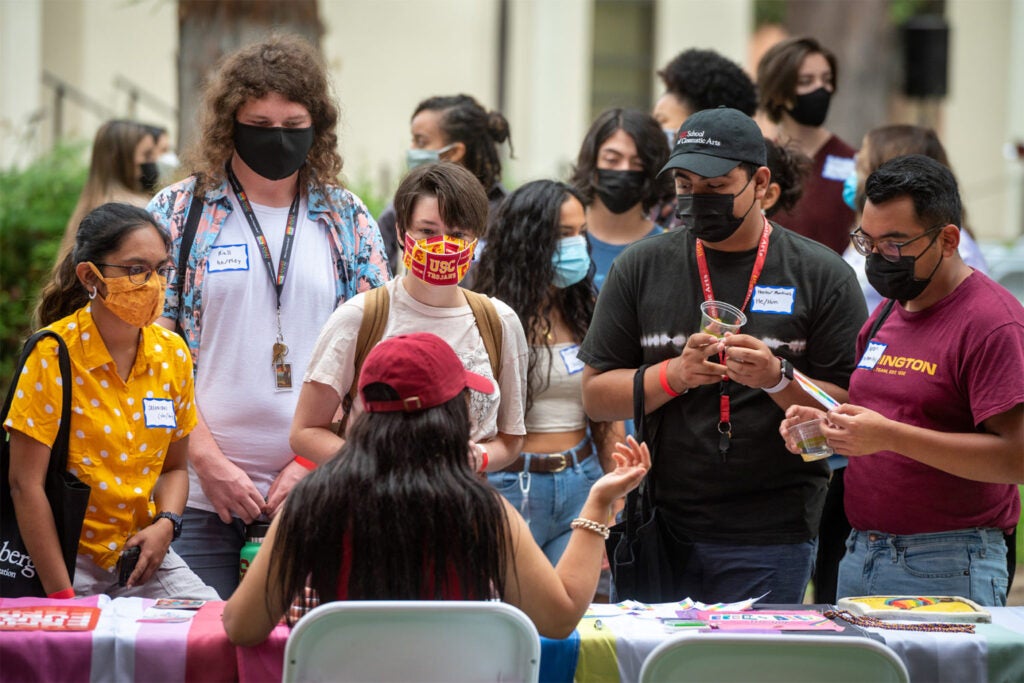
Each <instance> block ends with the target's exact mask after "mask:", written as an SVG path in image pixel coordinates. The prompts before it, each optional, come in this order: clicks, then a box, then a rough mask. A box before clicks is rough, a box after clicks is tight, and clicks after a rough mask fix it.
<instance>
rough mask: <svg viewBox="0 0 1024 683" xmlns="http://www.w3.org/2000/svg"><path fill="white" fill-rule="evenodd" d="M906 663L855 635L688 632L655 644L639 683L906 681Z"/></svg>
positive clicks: (898, 682)
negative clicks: (670, 682) (685, 682)
mask: <svg viewBox="0 0 1024 683" xmlns="http://www.w3.org/2000/svg"><path fill="white" fill-rule="evenodd" d="M909 680H910V679H909V676H908V674H907V668H906V667H905V666H904V665H903V662H902V661H900V658H899V657H898V656H896V653H895V652H893V651H892V650H891V649H889V648H888V647H887V646H885V645H883V644H882V643H879V642H876V641H874V640H871V639H870V638H862V637H859V636H835V635H810V634H793V633H779V634H763V633H759V634H755V633H687V634H683V635H681V636H679V637H677V638H673V639H672V640H669V641H667V642H664V643H662V644H661V645H659V646H658V647H656V648H655V649H654V650H653V651H652V652H651V654H649V655H648V656H647V659H645V660H644V665H643V668H642V669H641V670H640V683H662V682H668V681H672V682H673V683H674V682H676V681H679V682H683V681H715V682H716V683H740V682H741V681H742V682H747V681H759V682H765V683H802V682H807V683H811V682H819V681H829V683H844V682H849V683H854V682H856V683H861V682H863V681H872V682H873V683H908V681H909Z"/></svg>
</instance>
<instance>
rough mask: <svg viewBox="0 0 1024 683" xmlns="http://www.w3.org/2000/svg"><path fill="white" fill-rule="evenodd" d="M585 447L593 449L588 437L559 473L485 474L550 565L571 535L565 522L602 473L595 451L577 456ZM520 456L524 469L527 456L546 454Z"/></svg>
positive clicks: (581, 503)
mask: <svg viewBox="0 0 1024 683" xmlns="http://www.w3.org/2000/svg"><path fill="white" fill-rule="evenodd" d="M586 448H591V449H593V447H592V446H591V445H590V441H589V439H584V440H583V441H581V442H580V443H579V444H577V445H576V446H575V447H574V448H573V450H574V451H575V452H577V453H574V455H573V456H572V457H571V458H570V464H569V465H568V466H567V467H566V468H565V469H564V470H562V471H561V472H555V473H552V474H541V473H538V472H529V471H523V472H494V473H492V474H488V475H487V479H488V481H490V482H491V485H492V486H493V487H494V488H496V489H497V490H498V492H499V493H501V495H503V496H505V498H506V500H508V502H509V503H511V504H512V506H513V507H514V508H515V509H517V510H519V512H520V513H522V515H523V517H524V518H525V519H526V521H527V522H528V523H529V524H530V532H531V533H532V534H533V538H534V540H535V541H537V545H539V546H540V548H541V550H543V551H544V554H545V555H546V556H547V558H548V559H549V560H550V561H551V564H552V565H554V564H557V563H558V558H560V557H561V556H562V553H563V552H565V546H567V545H568V544H569V537H570V536H571V535H572V529H570V528H569V523H570V522H572V520H573V519H575V518H576V517H578V516H579V514H580V510H582V509H583V504H584V503H585V502H586V500H587V495H588V494H589V493H590V487H591V486H592V485H593V483H594V482H595V481H597V480H598V479H600V478H601V476H602V475H603V474H604V471H603V470H602V469H601V461H600V459H599V458H598V457H597V453H595V452H591V454H590V456H589V457H588V458H586V459H585V460H583V461H582V462H580V461H579V460H578V459H577V458H578V453H579V452H582V453H586V452H587V451H586ZM522 455H523V458H524V460H525V461H526V462H525V465H524V467H525V468H526V469H527V470H528V469H529V466H530V465H529V460H530V459H532V458H535V457H543V456H544V455H549V454H546V453H523V454H522ZM524 489H525V492H524ZM524 498H525V500H526V505H525V506H524V504H523V500H524ZM598 521H602V520H598Z"/></svg>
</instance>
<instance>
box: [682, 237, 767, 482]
mask: <svg viewBox="0 0 1024 683" xmlns="http://www.w3.org/2000/svg"><path fill="white" fill-rule="evenodd" d="M771 234H772V224H771V223H769V222H768V219H767V218H765V219H764V229H763V230H762V231H761V239H760V241H759V242H758V244H757V256H756V258H755V259H754V268H753V270H751V271H750V282H749V283H748V284H747V295H746V296H745V297H743V304H742V305H741V306H740V310H741V311H742V310H744V309H745V308H746V307H747V304H748V303H750V295H751V294H753V293H754V285H755V284H757V279H758V278H759V277H761V270H763V269H764V261H765V258H766V257H767V256H768V238H769V237H770V236H771ZM697 270H698V271H699V272H700V286H701V289H703V290H704V300H705V301H712V300H714V298H715V292H714V290H713V289H712V288H711V273H710V272H709V271H708V259H707V255H706V254H705V253H704V243H703V242H701V241H700V240H697ZM718 360H719V362H723V363H724V359H723V358H722V356H721V355H719V357H718ZM728 383H729V378H728V377H722V382H721V383H720V384H719V389H718V434H719V437H718V454H719V455H720V456H722V461H723V462H724V461H725V456H726V454H727V453H728V452H729V439H731V438H732V422H731V421H730V414H729V389H728V386H729V384H728Z"/></svg>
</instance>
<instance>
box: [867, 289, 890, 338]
mask: <svg viewBox="0 0 1024 683" xmlns="http://www.w3.org/2000/svg"><path fill="white" fill-rule="evenodd" d="M895 305H896V299H886V301H885V306H884V307H883V308H882V312H881V313H879V314H878V317H877V318H875V322H874V324H873V325H871V331H870V332H868V341H871V340H872V339H874V337H875V335H876V334H878V331H879V330H880V329H882V324H883V323H884V322H885V319H886V318H888V317H889V314H890V313H892V307H893V306H895Z"/></svg>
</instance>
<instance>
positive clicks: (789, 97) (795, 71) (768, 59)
mask: <svg viewBox="0 0 1024 683" xmlns="http://www.w3.org/2000/svg"><path fill="white" fill-rule="evenodd" d="M815 54H818V55H821V56H822V57H824V58H825V61H827V62H828V66H829V68H830V69H832V84H833V85H832V88H833V91H832V92H833V94H834V93H835V92H836V91H837V90H838V83H839V65H838V64H837V63H836V56H835V55H834V54H832V52H830V51H829V50H827V49H826V48H825V47H824V46H823V45H822V44H821V43H819V42H818V41H817V40H815V39H814V38H811V37H809V36H804V37H801V38H790V39H788V40H783V41H782V42H781V43H777V44H775V45H773V46H772V47H771V48H769V50H768V51H767V52H765V53H764V56H762V57H761V61H760V62H758V64H757V89H758V97H759V104H760V105H761V108H762V109H763V110H764V111H765V113H766V114H767V115H768V118H769V119H771V121H772V122H773V123H778V122H779V121H781V120H782V113H783V112H784V111H786V110H787V109H788V108H789V107H790V106H791V102H792V101H793V98H794V97H795V96H796V82H797V79H798V77H799V76H800V66H801V65H802V64H803V63H804V60H805V59H807V57H808V56H809V55H815Z"/></svg>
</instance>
